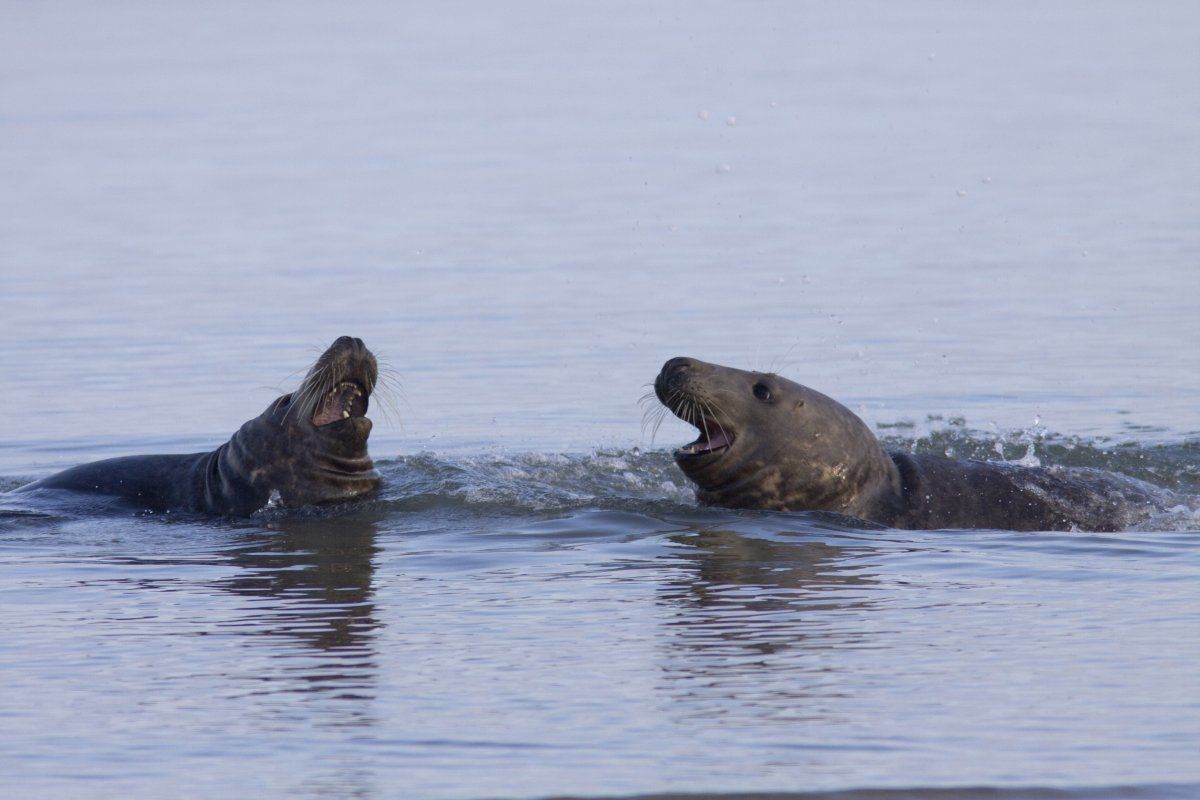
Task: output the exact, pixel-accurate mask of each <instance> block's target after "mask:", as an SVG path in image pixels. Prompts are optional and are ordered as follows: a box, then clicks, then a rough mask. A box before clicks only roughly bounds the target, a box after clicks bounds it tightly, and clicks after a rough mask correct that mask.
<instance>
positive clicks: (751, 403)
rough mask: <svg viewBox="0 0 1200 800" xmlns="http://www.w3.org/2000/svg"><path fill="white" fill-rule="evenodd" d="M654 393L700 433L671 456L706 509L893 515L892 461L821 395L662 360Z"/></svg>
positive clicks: (896, 498) (774, 378)
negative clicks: (693, 483) (717, 507)
mask: <svg viewBox="0 0 1200 800" xmlns="http://www.w3.org/2000/svg"><path fill="white" fill-rule="evenodd" d="M654 392H655V394H656V395H657V396H658V399H659V401H660V402H661V403H662V404H663V405H665V406H666V407H667V408H668V409H670V411H671V412H672V413H673V414H675V416H677V417H679V418H680V419H682V420H683V421H684V422H687V423H690V424H691V425H694V426H695V427H696V428H697V429H698V430H699V432H700V435H699V437H698V438H697V439H696V440H695V441H694V442H691V443H690V444H687V445H684V446H683V447H681V448H679V449H678V450H676V451H675V454H674V455H675V463H677V464H678V465H679V468H680V469H682V470H683V472H684V474H685V475H687V476H688V478H690V479H691V480H692V481H693V482H695V484H696V486H697V490H696V497H697V499H699V500H700V502H702V503H705V504H708V505H719V506H725V507H729V508H758V509H773V510H820V511H835V512H838V513H841V514H848V515H851V516H856V517H861V518H864V519H874V520H876V521H884V522H885V523H886V521H887V520H888V518H889V517H890V516H891V515H892V513H893V511H895V512H898V511H899V503H900V495H901V489H900V476H899V473H898V471H897V468H896V465H895V464H894V463H893V462H892V459H891V458H889V457H888V454H887V453H885V452H884V451H883V448H881V447H880V446H879V443H878V441H877V440H876V439H875V436H874V435H873V434H872V433H871V431H870V429H869V428H868V427H867V426H866V424H865V423H864V422H863V421H862V420H860V419H859V418H858V417H857V416H855V415H854V414H853V413H851V412H850V410H849V409H847V408H846V407H844V406H842V405H841V404H840V403H837V402H836V401H834V400H832V399H830V398H829V397H826V396H825V395H823V394H821V393H820V392H817V391H814V390H812V389H809V388H808V387H806V386H801V385H800V384H798V383H793V382H792V381H790V380H788V379H786V378H783V377H780V376H779V375H775V374H772V373H763V372H747V371H744V370H740V369H733V368H731V367H723V366H720V365H718V364H708V363H706V362H703V361H699V360H697V359H694V358H673V359H671V360H670V361H668V362H667V363H666V364H664V365H663V368H662V371H661V372H659V374H658V377H657V379H656V380H655V381H654Z"/></svg>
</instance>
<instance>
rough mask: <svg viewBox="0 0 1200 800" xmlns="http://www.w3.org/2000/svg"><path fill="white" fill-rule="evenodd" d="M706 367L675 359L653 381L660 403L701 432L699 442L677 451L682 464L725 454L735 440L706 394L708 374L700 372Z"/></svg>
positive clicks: (691, 360)
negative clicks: (705, 384)
mask: <svg viewBox="0 0 1200 800" xmlns="http://www.w3.org/2000/svg"><path fill="white" fill-rule="evenodd" d="M704 366H707V365H705V364H704V362H702V361H696V360H695V359H691V358H686V357H682V356H680V357H676V358H672V359H670V360H669V361H667V362H666V363H665V364H663V367H662V370H661V371H660V372H659V373H658V377H657V378H655V380H654V393H655V394H656V395H657V396H658V399H659V401H660V402H661V403H662V404H663V405H664V406H666V407H667V408H668V409H670V410H671V413H673V414H674V415H675V416H677V417H679V418H680V419H681V420H683V421H684V422H687V423H688V424H690V425H694V426H695V427H696V428H697V429H698V430H699V431H700V435H699V436H698V437H697V438H696V441H694V442H691V443H690V444H686V445H684V446H683V447H681V448H679V449H678V450H676V451H675V458H676V459H677V460H680V462H681V463H682V461H683V460H684V459H689V460H690V459H694V458H698V457H700V456H711V455H715V454H719V453H722V452H724V451H725V450H728V449H729V447H730V446H731V445H732V444H733V440H734V434H733V431H732V429H731V428H730V427H729V425H728V424H727V423H724V422H722V421H721V419H720V417H719V416H718V414H717V410H716V404H715V403H714V402H713V398H712V397H711V396H709V395H710V392H707V391H705V386H704V377H705V372H704V371H702V370H701V369H700V368H701V367H704Z"/></svg>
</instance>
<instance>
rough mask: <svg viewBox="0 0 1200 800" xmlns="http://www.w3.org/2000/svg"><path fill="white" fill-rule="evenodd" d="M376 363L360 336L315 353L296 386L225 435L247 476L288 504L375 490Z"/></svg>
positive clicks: (310, 502) (293, 505)
mask: <svg viewBox="0 0 1200 800" xmlns="http://www.w3.org/2000/svg"><path fill="white" fill-rule="evenodd" d="M378 379H379V365H378V363H377V362H376V360H375V356H374V354H372V353H371V351H370V350H368V349H367V347H366V345H365V344H363V341H362V339H357V338H353V337H350V336H342V337H340V338H339V339H337V341H335V342H334V343H333V344H332V345H330V346H329V348H328V349H327V350H326V351H325V352H324V353H322V354H321V355H320V357H319V358H318V359H317V361H316V363H315V364H313V366H312V368H311V369H309V371H308V374H307V375H306V376H305V378H304V381H303V383H302V384H301V385H300V387H299V388H298V389H297V390H296V391H295V392H293V393H291V394H286V395H283V396H282V397H280V398H278V399H277V400H276V401H275V402H274V403H272V404H271V405H270V406H269V407H268V408H267V410H266V411H264V412H263V413H262V415H260V416H259V417H257V418H256V419H253V420H250V421H249V422H247V423H246V424H245V425H243V426H242V427H241V429H240V430H239V431H238V432H237V433H236V434H235V435H234V437H233V438H232V439H231V440H230V441H229V444H228V447H229V448H230V450H231V451H232V452H231V453H230V456H229V457H230V458H231V459H239V458H244V459H245V463H246V465H248V466H249V465H253V466H252V467H251V468H250V470H249V475H250V476H251V477H252V482H253V483H255V484H262V485H268V488H269V494H270V493H272V492H278V494H279V499H280V500H281V501H282V503H283V505H285V506H288V507H295V506H302V505H309V504H312V503H322V502H328V501H330V500H343V499H347V498H351V497H356V496H358V495H361V494H364V493H366V492H369V491H372V490H374V489H375V488H376V487H378V485H379V474H378V473H377V472H376V471H375V465H374V463H373V462H372V461H371V456H370V455H369V454H368V452H367V438H368V437H369V436H370V434H371V427H372V425H371V420H370V419H368V418H367V416H366V414H367V409H368V408H369V406H370V400H371V393H372V392H373V391H374V389H375V384H376V382H377V381H378Z"/></svg>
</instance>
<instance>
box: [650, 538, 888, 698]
mask: <svg viewBox="0 0 1200 800" xmlns="http://www.w3.org/2000/svg"><path fill="white" fill-rule="evenodd" d="M796 538H797V540H796V541H778V540H768V539H761V538H748V537H747V536H744V535H742V534H740V533H737V532H735V531H732V530H723V529H720V528H708V529H703V530H700V531H697V532H695V533H692V534H687V535H681V536H673V537H671V541H672V542H674V543H675V544H676V545H678V546H679V547H680V548H681V549H679V550H678V551H677V552H675V553H673V555H672V561H673V563H674V564H675V565H676V566H677V568H678V569H677V571H678V573H679V575H678V577H675V578H672V579H671V580H668V581H666V582H664V584H663V585H662V587H661V589H660V591H659V595H660V602H661V603H662V604H664V605H665V606H668V607H669V610H670V617H669V622H668V623H667V624H666V630H665V631H664V637H663V641H662V647H663V653H664V656H663V663H662V670H663V672H664V676H665V680H666V684H665V686H666V692H667V693H669V694H671V695H672V696H674V697H675V699H676V701H677V702H678V703H679V704H680V706H679V707H680V711H681V713H683V714H684V715H685V716H687V715H691V716H700V717H709V718H711V717H714V716H722V715H724V716H731V715H732V716H734V717H735V718H741V717H742V716H745V715H752V716H753V717H756V718H760V719H764V720H768V719H769V720H793V721H799V720H814V719H820V718H827V717H828V716H829V714H830V708H829V705H828V703H827V702H826V701H827V700H828V699H829V698H830V696H831V695H833V694H835V693H836V692H837V691H838V689H837V688H836V687H837V682H836V681H831V680H830V675H829V672H830V670H831V664H833V663H836V659H835V658H831V657H830V654H829V652H828V651H830V650H833V649H839V648H853V647H861V646H867V645H868V644H869V642H867V641H865V640H864V639H863V638H862V637H861V636H860V635H858V634H856V633H854V632H853V630H852V629H849V630H848V629H847V627H846V626H845V625H844V624H835V623H834V620H837V619H843V620H844V618H845V617H846V616H847V615H850V616H853V615H856V614H859V613H869V611H870V607H871V605H872V600H871V597H870V593H869V589H870V587H871V586H873V585H874V584H875V583H876V581H875V578H874V576H873V574H872V573H871V572H870V571H869V568H868V567H865V566H864V565H863V561H862V559H863V557H864V556H867V555H869V554H870V552H871V548H870V547H868V546H864V545H838V544H831V543H829V542H825V541H820V540H804V539H799V537H796ZM683 548H686V549H683Z"/></svg>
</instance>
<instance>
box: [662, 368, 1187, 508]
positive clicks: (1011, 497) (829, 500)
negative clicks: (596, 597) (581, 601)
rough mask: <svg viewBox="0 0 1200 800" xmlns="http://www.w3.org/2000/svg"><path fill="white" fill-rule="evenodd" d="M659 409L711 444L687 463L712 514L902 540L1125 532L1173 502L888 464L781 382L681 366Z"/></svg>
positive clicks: (1040, 475)
mask: <svg viewBox="0 0 1200 800" xmlns="http://www.w3.org/2000/svg"><path fill="white" fill-rule="evenodd" d="M654 392H655V394H656V395H657V396H658V399H659V400H660V401H661V402H662V403H663V405H665V406H666V407H667V408H668V409H670V410H671V411H672V412H673V413H674V414H675V415H676V416H678V417H679V418H680V419H682V420H684V421H685V422H688V423H690V424H692V425H695V426H696V427H697V428H699V429H700V437H699V438H698V439H697V440H696V441H694V442H692V443H691V444H688V445H686V446H684V447H682V448H680V449H679V450H676V451H675V461H676V463H677V464H678V465H679V467H680V469H682V470H683V472H684V474H686V475H687V476H688V478H690V479H691V480H692V481H693V482H695V483H696V485H697V489H696V497H697V499H699V501H700V502H701V503H704V504H706V505H716V506H724V507H727V508H754V509H772V510H778V511H832V512H836V513H839V514H845V515H848V516H852V517H857V518H859V519H864V520H870V521H872V522H877V523H880V524H882V525H887V526H890V527H895V528H910V529H931V528H993V529H1001V530H1020V531H1028V530H1072V529H1075V530H1086V531H1112V530H1120V529H1123V528H1126V527H1129V526H1130V525H1133V524H1136V523H1137V522H1139V521H1140V520H1142V519H1145V518H1146V517H1147V516H1149V515H1150V514H1151V513H1152V512H1153V511H1155V510H1161V509H1162V508H1163V507H1165V506H1166V505H1167V502H1166V500H1167V496H1168V495H1169V493H1168V492H1166V491H1165V490H1160V489H1158V488H1157V487H1155V486H1151V485H1150V484H1148V483H1144V482H1142V481H1138V480H1135V479H1133V478H1129V477H1126V476H1123V475H1115V474H1113V473H1109V472H1104V471H1102V470H1095V469H1085V468H1070V467H1045V468H1043V467H1024V466H1018V465H1015V464H1009V463H1004V462H993V461H973V460H961V461H960V460H954V459H949V458H943V457H939V456H932V455H912V454H908V453H890V454H889V453H887V452H885V451H884V449H883V448H882V447H881V446H880V444H879V442H878V440H876V438H875V436H874V434H872V433H871V430H870V429H869V428H868V427H867V426H866V424H865V423H864V422H863V421H862V420H861V419H859V418H858V417H857V416H855V415H854V414H853V413H851V411H850V410H849V409H847V408H846V407H845V406H843V405H841V404H840V403H838V402H837V401H835V400H832V399H830V398H829V397H826V396H825V395H823V394H821V393H820V392H817V391H814V390H812V389H809V388H808V387H806V386H801V385H800V384H798V383H793V382H792V381H789V380H787V379H786V378H782V377H780V376H778V375H774V374H768V373H761V372H745V371H743V370H739V369H732V368H730V367H723V366H720V365H717V364H707V363H705V362H703V361H697V360H695V359H691V358H673V359H671V360H670V361H668V362H667V363H666V364H664V365H663V368H662V371H661V372H660V373H659V375H658V378H657V379H656V380H655V382H654Z"/></svg>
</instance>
